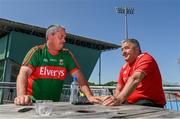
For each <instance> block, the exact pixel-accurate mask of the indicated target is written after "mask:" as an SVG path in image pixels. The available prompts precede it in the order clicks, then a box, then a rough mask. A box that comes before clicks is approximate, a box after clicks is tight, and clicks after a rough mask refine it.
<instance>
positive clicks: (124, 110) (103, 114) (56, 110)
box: [0, 102, 180, 119]
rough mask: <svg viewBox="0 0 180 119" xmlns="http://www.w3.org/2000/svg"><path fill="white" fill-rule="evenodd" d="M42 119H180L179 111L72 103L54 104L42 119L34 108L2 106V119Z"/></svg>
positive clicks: (12, 105) (11, 105)
mask: <svg viewBox="0 0 180 119" xmlns="http://www.w3.org/2000/svg"><path fill="white" fill-rule="evenodd" d="M25 107H28V108H33V109H32V110H30V111H28V112H23V113H22V112H21V113H20V112H18V110H19V109H22V108H25ZM9 118H10V119H15V118H17V119H19V118H24V119H39V118H40V119H41V118H50V119H55V118H56V119H57V118H69V119H71V118H94V119H95V118H103V119H107V118H108V119H109V118H110V119H113V118H142V119H143V118H177V119H178V118H180V112H179V111H172V110H166V109H161V108H154V107H146V106H137V105H122V106H111V107H108V106H102V105H71V104H70V103H65V102H58V103H53V113H52V115H50V116H47V117H42V116H39V115H37V114H35V110H34V106H16V105H14V104H3V105H0V119H9Z"/></svg>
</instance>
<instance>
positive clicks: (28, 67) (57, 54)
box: [14, 25, 100, 105]
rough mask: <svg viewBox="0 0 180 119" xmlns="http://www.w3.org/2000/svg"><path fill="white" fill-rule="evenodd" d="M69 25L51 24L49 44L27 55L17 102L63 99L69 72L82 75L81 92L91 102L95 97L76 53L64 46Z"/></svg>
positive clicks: (80, 80)
mask: <svg viewBox="0 0 180 119" xmlns="http://www.w3.org/2000/svg"><path fill="white" fill-rule="evenodd" d="M65 38H66V32H65V28H64V27H62V26H59V25H51V26H50V27H48V29H47V31H46V39H47V43H46V44H43V45H39V46H35V47H33V48H32V49H31V50H30V51H29V52H28V53H27V55H26V56H25V58H24V61H23V63H22V66H21V68H20V71H19V74H18V76H17V97H16V98H15V100H14V103H15V104H17V105H30V104H32V99H36V100H43V99H48V100H53V101H59V98H60V95H61V92H62V88H63V83H64V80H65V78H66V75H67V72H70V74H71V75H72V76H75V75H76V76H77V77H78V83H79V86H80V89H81V91H82V92H83V93H84V94H85V95H86V97H87V99H88V100H89V101H90V102H94V103H99V102H100V99H99V97H95V96H93V94H92V92H91V90H90V88H89V86H88V83H87V81H86V79H85V78H84V76H83V74H82V72H81V71H80V67H79V65H78V63H77V61H76V59H75V57H74V56H73V54H72V53H71V52H70V51H69V50H68V49H65V48H64V43H65Z"/></svg>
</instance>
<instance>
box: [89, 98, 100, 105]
mask: <svg viewBox="0 0 180 119" xmlns="http://www.w3.org/2000/svg"><path fill="white" fill-rule="evenodd" d="M88 100H89V101H90V102H91V103H96V104H101V103H102V101H101V97H99V96H90V97H88Z"/></svg>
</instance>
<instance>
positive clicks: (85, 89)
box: [81, 85, 93, 98]
mask: <svg viewBox="0 0 180 119" xmlns="http://www.w3.org/2000/svg"><path fill="white" fill-rule="evenodd" d="M81 91H82V92H83V93H84V94H85V95H86V97H87V98H89V97H90V96H93V94H92V92H91V90H90V88H89V86H88V85H82V86H81Z"/></svg>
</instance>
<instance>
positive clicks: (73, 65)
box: [67, 50, 80, 74]
mask: <svg viewBox="0 0 180 119" xmlns="http://www.w3.org/2000/svg"><path fill="white" fill-rule="evenodd" d="M67 57H68V58H67V60H68V63H67V64H68V65H67V69H68V71H70V74H72V73H73V72H75V71H76V70H77V69H79V68H80V66H79V64H78V62H77V60H76V58H75V57H74V55H73V54H72V53H71V52H70V51H69V50H68V55H67Z"/></svg>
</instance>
